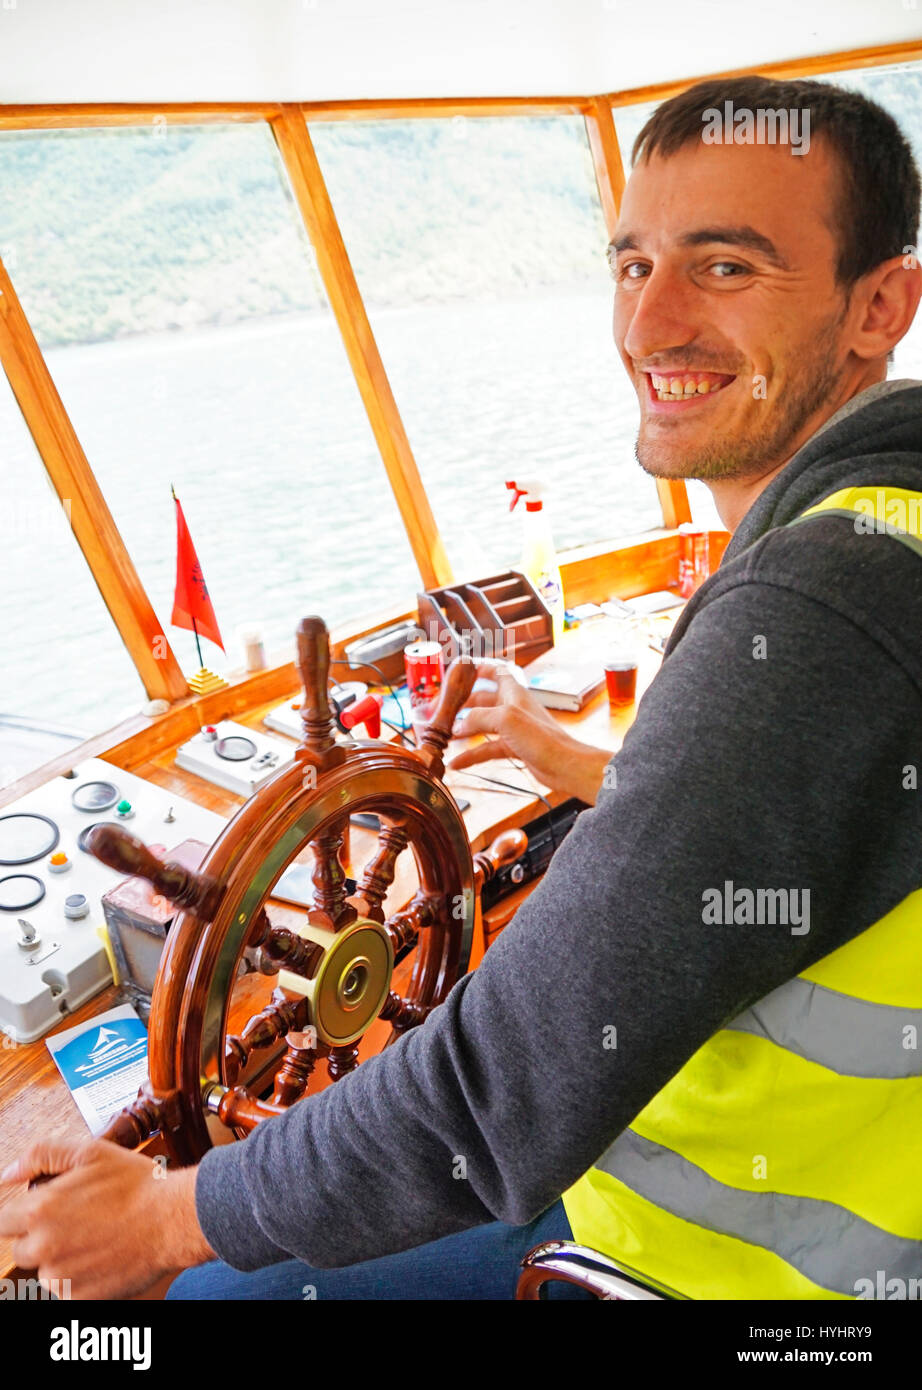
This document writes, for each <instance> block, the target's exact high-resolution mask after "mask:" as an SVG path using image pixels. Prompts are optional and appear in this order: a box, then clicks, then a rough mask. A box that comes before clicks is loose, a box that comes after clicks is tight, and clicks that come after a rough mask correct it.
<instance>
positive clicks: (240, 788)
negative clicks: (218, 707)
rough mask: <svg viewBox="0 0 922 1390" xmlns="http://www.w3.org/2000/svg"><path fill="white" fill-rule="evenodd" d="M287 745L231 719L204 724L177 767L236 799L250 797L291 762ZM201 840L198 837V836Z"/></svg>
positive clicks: (179, 757) (186, 745)
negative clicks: (229, 793)
mask: <svg viewBox="0 0 922 1390" xmlns="http://www.w3.org/2000/svg"><path fill="white" fill-rule="evenodd" d="M294 751H295V750H294V748H293V747H292V746H291V744H290V743H288V742H286V741H284V740H283V739H280V738H274V737H273V736H272V735H271V734H264V733H262V732H261V731H260V730H259V729H250V728H248V727H247V726H246V725H245V724H235V723H234V721H233V720H232V719H222V720H221V721H220V723H218V724H204V725H203V726H202V728H201V729H200V730H199V732H198V733H197V734H196V735H195V737H194V738H190V739H189V741H188V743H183V744H182V745H181V746H180V747H179V749H178V750H177V753H176V766H177V767H181V768H183V769H184V770H185V771H186V772H192V773H194V774H195V776H196V777H201V778H203V779H204V781H206V782H213V783H214V784H215V785H216V786H218V787H224V788H225V789H226V790H227V791H230V792H236V793H237V795H238V796H252V795H253V793H254V792H255V791H257V790H258V788H259V787H261V786H262V785H263V783H264V782H268V780H269V778H270V777H274V776H275V774H276V773H277V772H278V771H279V769H280V768H283V767H288V766H290V764H291V763H293V762H294ZM200 838H201V837H200Z"/></svg>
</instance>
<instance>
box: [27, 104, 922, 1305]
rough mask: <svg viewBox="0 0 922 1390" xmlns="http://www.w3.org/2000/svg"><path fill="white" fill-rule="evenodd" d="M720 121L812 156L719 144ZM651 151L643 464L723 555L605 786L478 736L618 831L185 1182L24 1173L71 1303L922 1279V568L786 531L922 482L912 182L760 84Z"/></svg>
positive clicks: (638, 171) (84, 1154) (125, 1171)
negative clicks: (455, 976) (350, 1064)
mask: <svg viewBox="0 0 922 1390" xmlns="http://www.w3.org/2000/svg"><path fill="white" fill-rule="evenodd" d="M727 102H731V103H732V104H733V108H734V109H735V110H736V111H737V112H743V113H746V112H748V113H749V116H750V117H753V113H755V114H756V115H758V114H759V113H762V114H764V113H765V112H766V111H770V112H771V113H772V114H773V115H777V113H779V112H787V113H788V115H789V118H790V119H791V121H792V126H791V128H792V129H793V115H794V114H797V115H798V116H799V117H800V118H802V119H801V123H800V124H799V130H800V131H801V132H803V131H804V130H806V129H808V130H809V147H808V148H807V142H805V141H803V140H801V142H800V145H799V146H798V147H795V146H793V145H792V144H791V143H787V144H785V143H783V142H779V141H778V140H774V141H773V142H772V141H770V140H767V139H766V140H765V141H763V143H742V142H739V141H736V140H734V139H733V136H734V133H736V134H739V133H740V132H745V130H746V126H745V118H744V122H743V124H741V125H740V126H739V127H737V124H736V119H735V117H734V119H733V121H731V122H730V123H729V124H728V125H727V126H725V128H724V129H725V138H724V139H723V140H722V141H721V142H717V141H715V140H714V139H713V138H709V139H707V140H706V139H704V138H702V133H703V131H704V130H708V131H709V132H710V134H711V136H713V132H714V119H713V117H714V112H715V110H716V111H717V112H718V113H719V114H723V113H725V112H726V109H727V108H726V106H725V103H727ZM807 113H809V125H808V124H807ZM762 128H763V129H767V128H768V127H767V126H764V125H763V127H762ZM774 128H775V131H776V134H777V131H778V129H779V127H778V126H777V123H776V126H775V127H774ZM634 153H635V164H634V170H633V173H632V175H631V178H630V181H629V183H628V186H627V189H626V191H625V195H624V201H623V206H622V209H621V217H620V222H619V226H618V230H617V234H616V236H615V238H614V241H613V243H612V247H611V248H610V255H611V260H612V266H613V271H614V276H615V281H616V287H617V288H616V294H615V316H614V331H615V339H616V342H617V345H618V349H619V352H620V354H621V358H622V360H623V362H624V365H625V368H626V369H627V371H628V373H629V374H630V376H631V379H632V381H633V382H634V385H635V387H636V389H637V394H638V399H639V402H640V411H641V423H640V433H639V438H638V445H637V452H638V458H639V460H640V463H641V465H642V466H643V467H644V468H645V469H646V470H647V471H648V472H650V473H652V474H654V475H656V476H658V477H667V478H679V477H700V478H704V479H705V480H706V481H707V483H708V485H709V486H710V488H711V491H712V492H713V494H714V497H715V499H716V502H717V505H718V508H719V510H720V513H721V516H722V518H723V520H724V522H725V524H726V525H727V527H728V528H729V529H730V530H732V531H733V533H734V534H733V537H732V540H731V543H730V546H729V548H728V550H727V552H726V556H725V559H724V562H723V564H722V566H721V568H720V570H719V571H718V573H717V574H715V575H714V576H712V577H711V578H710V580H709V581H708V582H707V583H706V584H705V585H704V586H703V587H702V589H701V590H700V591H699V592H698V593H697V594H696V595H695V597H694V598H693V599H692V600H691V602H690V603H689V604H688V606H687V608H686V610H685V612H684V614H683V616H682V618H681V619H680V621H679V623H678V625H677V627H676V631H675V633H674V635H673V638H672V640H671V642H670V644H669V648H668V650H667V654H666V658H665V660H664V662H663V667H662V670H661V672H660V673H659V674H658V676H657V678H656V680H655V681H654V682H653V684H652V686H651V687H650V689H649V691H648V692H647V694H646V695H645V697H644V699H643V700H642V702H641V704H640V707H639V709H638V713H637V718H636V720H635V723H634V725H633V727H632V729H631V731H630V733H629V734H628V736H627V738H626V740H625V743H624V747H623V749H622V751H621V752H620V753H619V754H618V755H617V756H616V757H615V758H614V760H612V761H611V763H610V765H609V766H607V765H608V756H607V754H605V753H602V752H600V751H599V750H594V749H589V748H586V747H584V746H583V745H581V744H578V743H576V742H575V741H574V740H572V739H570V738H569V737H568V736H567V735H566V734H564V733H563V732H562V731H561V730H560V729H559V728H558V727H557V726H556V725H555V724H554V723H553V721H552V720H550V719H549V718H548V717H547V716H546V715H545V714H543V713H542V712H541V711H539V710H538V709H537V708H536V707H535V706H534V705H533V704H532V702H531V701H530V700H528V698H527V696H526V695H525V694H524V693H523V692H522V691H521V690H520V689H519V688H518V687H517V686H516V685H515V684H514V682H512V681H511V680H510V679H509V678H505V679H503V678H500V679H499V680H498V682H497V685H498V690H497V695H496V696H495V697H494V698H493V700H492V702H491V701H489V700H488V701H487V702H486V703H481V705H480V706H479V707H476V708H473V709H472V710H471V711H470V712H469V713H468V715H467V716H466V718H465V719H464V721H463V726H462V727H463V729H464V731H465V733H491V734H493V735H494V736H495V738H496V739H497V742H494V743H493V744H491V745H482V746H478V747H476V748H475V749H473V750H468V751H466V752H465V753H462V754H461V755H460V757H458V758H457V759H456V766H461V765H469V764H471V763H473V762H475V761H480V760H483V759H485V758H488V757H490V756H492V755H495V754H496V753H497V752H503V751H510V752H513V753H515V754H517V755H519V756H520V757H522V758H524V759H525V761H527V762H528V763H529V764H530V765H531V766H532V767H533V768H534V769H535V771H536V772H537V774H538V775H539V776H541V777H543V778H544V780H545V781H547V782H550V783H552V784H554V785H556V786H560V787H565V788H566V789H567V790H569V791H573V792H575V793H576V794H579V795H582V796H584V797H585V799H586V800H588V801H594V802H595V803H596V804H595V808H594V809H593V810H591V811H587V812H586V813H585V814H584V815H583V816H582V817H581V818H580V821H579V822H578V824H577V826H576V827H575V829H574V830H573V832H572V833H571V835H570V836H569V837H568V839H567V840H566V842H565V843H564V845H563V846H562V848H561V849H560V850H559V851H558V853H557V855H556V856H555V859H554V861H553V863H552V865H551V867H550V869H549V870H548V873H547V874H546V876H545V878H544V880H543V882H542V883H541V884H540V885H539V887H538V888H537V889H536V891H535V892H534V893H533V894H532V896H531V897H530V898H529V900H528V901H527V902H526V903H525V905H524V906H523V907H522V908H521V909H520V911H519V913H518V915H517V916H516V918H515V920H514V921H513V922H512V923H511V925H510V926H509V927H508V928H507V929H506V931H505V932H504V933H503V935H502V936H501V937H500V939H499V940H498V941H497V942H496V944H495V945H494V946H493V947H492V949H491V950H490V952H489V953H488V955H487V956H486V958H485V960H484V962H483V963H482V965H481V966H480V967H479V969H478V970H477V971H475V972H474V973H473V974H472V975H470V976H468V977H466V978H465V979H464V980H462V981H460V982H459V984H458V985H457V986H456V988H455V989H454V990H453V991H452V993H451V995H450V997H449V999H448V1000H447V1001H446V1002H445V1003H444V1004H443V1005H442V1006H441V1008H439V1009H438V1010H437V1011H436V1012H435V1013H434V1014H433V1015H432V1016H431V1017H430V1019H429V1020H428V1021H427V1023H426V1024H425V1026H424V1027H422V1028H420V1029H417V1030H416V1031H414V1032H413V1033H411V1034H409V1035H407V1036H406V1037H405V1038H403V1039H402V1040H401V1042H400V1043H398V1044H397V1045H396V1046H395V1047H393V1048H392V1049H390V1050H389V1051H388V1052H387V1053H385V1054H382V1055H381V1056H379V1057H376V1058H373V1059H371V1060H369V1061H368V1062H366V1063H365V1064H364V1065H363V1066H362V1067H360V1068H359V1069H358V1070H357V1071H356V1072H354V1073H353V1074H351V1075H349V1076H347V1077H346V1078H345V1079H344V1080H342V1081H341V1082H340V1083H339V1084H338V1085H337V1086H335V1087H332V1088H330V1089H329V1090H328V1091H326V1092H324V1093H323V1094H321V1095H319V1096H317V1097H315V1098H312V1099H309V1100H308V1101H307V1102H306V1103H304V1104H302V1105H298V1106H295V1107H294V1108H293V1109H292V1110H291V1111H290V1112H289V1113H288V1114H287V1115H285V1116H284V1117H281V1118H280V1119H278V1120H273V1121H271V1122H269V1123H266V1124H264V1125H262V1126H261V1127H260V1128H259V1129H258V1130H257V1131H256V1132H255V1133H254V1134H253V1135H252V1136H251V1137H250V1138H249V1139H248V1140H247V1141H246V1143H244V1144H236V1145H231V1146H228V1147H225V1148H222V1149H219V1150H214V1151H212V1152H210V1153H209V1154H208V1155H206V1157H205V1158H204V1159H203V1161H202V1163H201V1164H200V1166H199V1168H198V1169H197V1170H187V1171H184V1172H180V1173H177V1174H175V1175H173V1176H171V1177H170V1179H169V1180H168V1181H166V1182H151V1181H150V1174H151V1165H150V1161H149V1160H147V1159H145V1158H143V1157H141V1156H139V1155H136V1154H129V1153H125V1152H120V1151H117V1150H115V1149H114V1148H111V1147H109V1146H105V1145H101V1144H98V1143H97V1144H86V1145H83V1146H77V1145H72V1144H49V1145H38V1146H36V1147H35V1148H33V1149H32V1150H30V1151H29V1152H28V1153H27V1154H26V1155H24V1156H23V1158H22V1159H21V1160H20V1161H19V1163H18V1164H17V1165H16V1166H15V1170H14V1171H13V1172H12V1174H10V1175H8V1179H7V1180H9V1181H14V1182H18V1183H19V1184H20V1185H22V1184H23V1182H24V1180H25V1179H27V1178H28V1177H30V1176H31V1175H32V1174H34V1173H38V1172H41V1171H45V1172H57V1173H59V1174H60V1176H59V1177H57V1178H56V1179H55V1181H54V1182H51V1183H48V1184H46V1185H44V1186H43V1187H41V1188H39V1189H36V1190H35V1191H33V1192H26V1191H25V1190H24V1189H23V1191H22V1192H21V1193H20V1194H19V1195H18V1196H17V1197H16V1198H15V1199H14V1200H12V1201H11V1202H10V1203H9V1204H8V1205H7V1207H6V1208H5V1209H4V1212H3V1215H2V1217H0V1232H3V1233H5V1234H7V1235H10V1236H13V1237H15V1244H14V1250H15V1253H16V1257H17V1259H18V1261H19V1262H20V1263H21V1264H23V1265H38V1266H39V1269H40V1273H41V1274H42V1275H43V1276H45V1277H47V1278H52V1277H62V1278H63V1277H67V1278H69V1279H70V1280H71V1283H72V1287H73V1291H74V1294H75V1296H77V1297H80V1296H90V1297H105V1296H113V1295H118V1294H126V1293H129V1292H133V1291H137V1290H140V1289H142V1288H144V1287H146V1286H148V1285H149V1284H151V1283H152V1282H153V1281H154V1280H155V1279H156V1278H158V1277H159V1276H161V1275H162V1274H164V1273H165V1272H168V1271H171V1270H174V1269H177V1268H181V1267H183V1266H195V1265H200V1264H202V1263H204V1262H206V1261H209V1260H211V1259H212V1258H213V1255H215V1254H217V1255H218V1256H220V1257H222V1258H223V1260H226V1261H227V1262H228V1263H229V1264H230V1265H232V1266H234V1267H235V1268H236V1269H237V1270H240V1271H259V1272H258V1273H253V1274H248V1273H236V1272H235V1271H234V1270H232V1269H228V1268H227V1266H226V1265H208V1266H207V1268H206V1269H205V1270H192V1271H191V1272H189V1273H186V1274H185V1275H183V1276H182V1278H181V1279H180V1280H179V1281H178V1283H177V1285H176V1286H175V1292H176V1294H177V1295H178V1296H186V1297H197V1296H215V1297H247V1296H249V1297H259V1296H275V1297H288V1298H301V1297H304V1296H311V1295H312V1294H316V1296H317V1297H339V1296H345V1297H382V1298H401V1297H418V1296H419V1297H431V1298H439V1297H456V1298H484V1297H511V1296H512V1293H513V1291H514V1287H515V1281H516V1268H517V1263H518V1260H519V1258H520V1257H521V1255H522V1254H523V1253H524V1252H525V1251H526V1250H527V1249H529V1248H530V1246H531V1245H533V1244H534V1243H535V1242H536V1241H537V1240H539V1239H542V1238H548V1237H553V1236H558V1237H566V1236H568V1235H569V1234H570V1231H571V1230H573V1231H574V1232H575V1234H576V1236H577V1237H578V1238H579V1239H581V1240H585V1241H587V1242H588V1243H591V1244H594V1245H597V1246H600V1247H601V1248H603V1249H605V1250H606V1251H607V1252H608V1253H609V1254H611V1255H612V1256H614V1257H616V1258H617V1257H620V1258H621V1259H623V1260H624V1261H625V1262H626V1263H627V1264H629V1265H631V1266H633V1267H634V1268H636V1269H638V1270H640V1271H641V1272H643V1273H645V1274H647V1275H648V1276H649V1277H651V1278H652V1279H655V1280H658V1281H660V1282H662V1283H664V1284H666V1285H669V1286H670V1287H672V1288H674V1289H676V1290H677V1291H679V1292H681V1293H684V1294H687V1295H690V1296H692V1297H709V1296H716V1297H720V1296H724V1297H726V1296H729V1297H743V1298H746V1297H793V1298H796V1297H830V1296H836V1295H842V1294H846V1295H851V1296H855V1295H856V1294H859V1293H861V1292H862V1289H863V1284H862V1281H864V1280H874V1279H875V1276H876V1273H877V1271H878V1270H881V1269H882V1270H884V1271H885V1274H886V1277H887V1278H888V1279H890V1278H899V1277H902V1276H905V1275H909V1276H914V1275H922V1199H920V1197H919V1195H918V1182H917V1166H918V1145H919V1142H920V1135H922V1116H920V1111H922V1083H920V1080H919V1072H920V1066H919V1061H918V1059H919V1055H920V1054H919V1051H918V1048H917V1045H916V1038H917V1035H918V1028H917V1025H918V1024H919V1023H920V1022H922V986H920V983H919V981H920V980H922V971H920V969H919V966H920V964H922V959H920V958H922V928H920V922H922V912H920V911H919V909H918V908H917V906H916V903H917V899H916V898H914V897H912V896H911V895H912V894H914V893H915V892H916V890H918V889H919V887H920V885H922V802H920V793H919V792H918V791H917V790H916V787H917V776H916V774H917V770H918V768H919V766H920V764H922V554H917V553H914V552H913V549H912V548H911V546H910V545H909V544H907V543H905V538H904V540H900V539H899V538H898V537H895V536H894V535H893V534H880V533H877V532H876V531H875V530H874V529H873V528H871V529H872V532H873V533H872V534H861V533H860V532H861V530H862V527H861V526H859V525H858V524H857V522H858V521H860V520H861V518H860V517H859V518H858V519H857V521H856V519H855V517H854V516H852V515H849V514H848V512H847V508H846V507H845V505H844V504H842V505H841V506H840V507H839V509H838V514H837V513H834V512H833V513H829V512H827V513H826V514H821V515H819V516H817V517H815V518H813V519H811V520H807V521H802V522H798V523H797V524H789V523H794V522H795V519H796V518H798V517H799V516H800V515H801V514H802V513H803V512H804V511H805V510H806V509H807V508H809V507H811V506H813V505H814V504H816V503H818V502H820V501H821V500H822V499H824V498H827V497H829V496H830V495H831V494H835V493H837V492H839V491H840V490H841V489H843V488H846V487H852V486H857V487H862V486H863V487H865V488H868V487H870V488H872V489H876V488H878V487H886V488H891V489H901V490H902V492H901V493H900V494H899V496H898V497H896V500H897V501H902V502H904V503H906V504H907V505H908V503H909V501H911V498H912V496H914V495H917V494H920V493H922V424H920V411H922V386H920V385H918V384H915V383H900V382H896V383H889V384H885V378H886V370H887V366H886V364H887V360H888V356H889V354H890V353H891V351H892V349H893V347H894V345H895V344H896V343H898V342H899V340H900V339H901V338H902V337H903V336H904V334H905V333H906V331H907V329H908V327H909V325H910V323H911V321H912V318H913V315H914V313H915V310H916V306H917V304H918V301H919V297H920V293H922V277H920V272H919V269H918V264H917V261H916V259H915V255H914V247H915V242H916V236H917V227H918V211H919V178H918V174H917V171H916V168H915V165H914V163H913V161H912V157H911V155H910V153H909V150H908V146H907V144H906V142H905V140H904V139H903V137H902V135H901V134H900V132H899V130H898V128H897V127H896V125H895V123H894V122H893V121H892V120H891V119H890V117H889V116H887V115H886V114H885V113H884V112H883V111H882V110H880V108H878V107H876V106H874V105H873V104H872V103H869V102H867V101H866V100H865V99H864V98H862V97H859V96H856V95H853V94H850V93H847V92H844V91H842V90H841V89H838V88H835V87H831V86H826V85H825V84H818V83H812V82H790V83H776V82H771V81H768V80H765V79H761V78H740V79H736V80H733V81H727V82H719V83H717V82H713V83H706V84H700V85H699V86H698V87H696V88H693V89H692V90H691V91H690V92H688V93H685V94H684V95H682V96H680V97H677V98H674V99H673V100H671V101H668V102H666V103H665V104H664V105H663V106H661V107H660V108H659V109H658V110H657V112H656V113H655V115H654V116H653V117H652V119H651V121H650V122H649V123H648V124H647V126H646V127H645V129H644V131H643V132H642V133H641V136H640V137H639V140H638V143H637V145H636V146H635V152H634ZM840 500H841V499H840ZM843 512H844V513H845V514H842V513H843ZM865 519H866V518H865ZM891 519H892V518H891ZM863 529H865V530H867V529H868V528H866V527H865V528H863ZM920 549H922V546H920ZM914 1030H915V1031H914ZM561 1194H565V1200H564V1202H563V1205H562V1206H561V1203H560V1201H559V1199H560V1197H561ZM113 1213H118V1220H117V1222H116V1221H113ZM471 1228H474V1229H471ZM417 1247H419V1248H417ZM400 1252H407V1253H400ZM292 1256H294V1257H296V1260H292V1258H291V1257H292ZM300 1261H304V1262H307V1263H306V1264H304V1263H300ZM331 1267H335V1268H331ZM340 1267H343V1268H340Z"/></svg>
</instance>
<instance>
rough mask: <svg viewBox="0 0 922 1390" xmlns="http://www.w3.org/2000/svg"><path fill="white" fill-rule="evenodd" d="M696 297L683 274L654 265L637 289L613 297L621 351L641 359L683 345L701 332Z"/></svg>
mask: <svg viewBox="0 0 922 1390" xmlns="http://www.w3.org/2000/svg"><path fill="white" fill-rule="evenodd" d="M696 300H697V296H696V295H695V293H694V287H693V286H690V285H689V284H688V282H687V281H686V280H685V279H684V277H681V276H678V275H676V274H674V273H672V272H670V271H669V270H668V269H667V268H666V267H655V268H654V269H653V270H652V271H651V272H650V274H649V275H648V276H647V278H646V279H645V280H644V282H643V285H642V288H641V289H639V290H637V291H635V292H633V293H631V292H628V293H625V294H624V295H623V296H622V297H621V299H620V302H619V301H618V300H616V303H615V323H616V325H617V326H618V327H620V328H621V329H622V332H623V338H622V342H623V346H624V350H625V352H627V353H628V355H629V356H631V357H633V358H634V360H635V361H638V362H643V361H646V360H647V359H648V358H650V357H653V356H654V355H655V354H656V353H663V352H669V351H670V350H671V349H674V348H681V347H686V346H687V344H688V343H690V342H692V341H693V339H695V338H697V337H698V335H699V334H700V332H701V324H700V322H699V321H698V316H697V312H696ZM622 316H623V317H622ZM625 325H626V327H625ZM616 333H617V327H616Z"/></svg>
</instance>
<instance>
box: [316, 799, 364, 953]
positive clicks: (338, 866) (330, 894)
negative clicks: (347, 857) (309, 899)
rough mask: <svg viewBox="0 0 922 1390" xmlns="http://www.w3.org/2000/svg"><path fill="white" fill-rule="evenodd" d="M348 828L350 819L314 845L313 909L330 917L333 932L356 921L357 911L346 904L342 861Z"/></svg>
mask: <svg viewBox="0 0 922 1390" xmlns="http://www.w3.org/2000/svg"><path fill="white" fill-rule="evenodd" d="M348 825H349V821H348V818H347V819H345V820H342V821H339V822H337V824H336V825H333V826H331V827H330V828H329V829H328V830H325V831H323V833H322V834H320V835H318V836H317V838H316V839H315V840H312V841H311V849H312V851H313V854H314V872H313V874H312V875H311V879H312V882H313V885H314V906H315V907H316V908H318V909H319V911H321V912H323V913H325V914H326V916H327V917H329V919H330V921H331V923H332V924H333V929H334V930H338V929H339V928H340V927H344V926H347V925H348V924H349V922H353V921H354V920H355V917H356V911H355V908H354V907H352V906H351V904H350V903H348V902H347V901H346V899H347V895H348V888H347V886H346V871H345V869H344V868H343V865H342V860H341V859H340V854H341V852H342V848H343V843H344V841H345V837H346V831H347V829H348Z"/></svg>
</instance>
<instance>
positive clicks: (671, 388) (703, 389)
mask: <svg viewBox="0 0 922 1390" xmlns="http://www.w3.org/2000/svg"><path fill="white" fill-rule="evenodd" d="M650 380H651V381H652V382H653V389H654V391H655V392H656V394H657V397H658V399H659V400H661V401H678V400H681V399H682V398H683V397H684V396H695V395H698V396H706V395H707V394H708V392H709V391H719V390H720V388H721V386H724V385H726V381H725V380H724V379H723V378H721V379H720V380H716V379H715V378H713V377H704V376H695V375H694V374H690V375H688V376H657V375H656V374H655V373H654V372H651V373H650Z"/></svg>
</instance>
